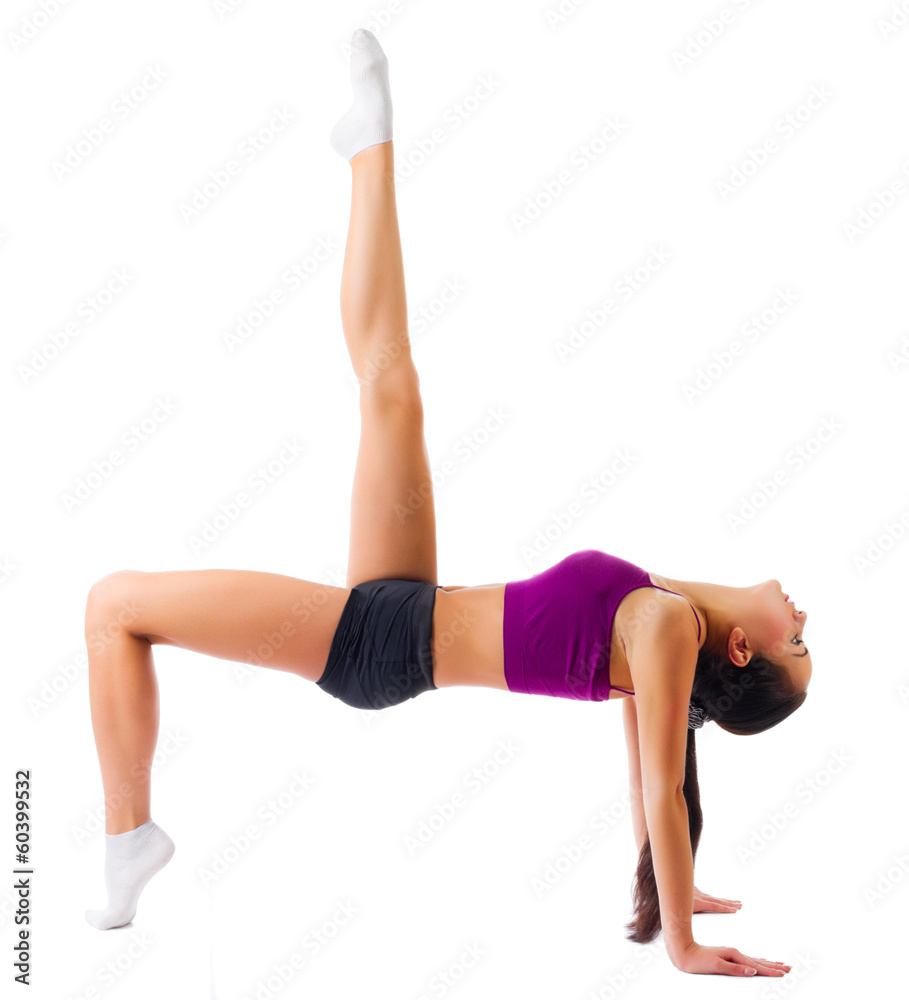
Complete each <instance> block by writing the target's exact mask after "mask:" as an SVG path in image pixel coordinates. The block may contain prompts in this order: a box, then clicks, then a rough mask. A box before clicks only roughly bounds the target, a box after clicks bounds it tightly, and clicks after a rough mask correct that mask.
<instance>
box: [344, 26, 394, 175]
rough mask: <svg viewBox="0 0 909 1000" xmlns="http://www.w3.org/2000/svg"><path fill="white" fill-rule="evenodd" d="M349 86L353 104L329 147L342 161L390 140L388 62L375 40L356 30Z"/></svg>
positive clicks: (365, 32) (390, 112)
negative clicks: (369, 147) (362, 150)
mask: <svg viewBox="0 0 909 1000" xmlns="http://www.w3.org/2000/svg"><path fill="white" fill-rule="evenodd" d="M351 45H352V46H353V51H352V52H351V55H350V83H351V87H352V89H353V104H352V105H351V107H350V110H349V111H348V112H347V114H345V115H344V117H343V118H341V119H340V121H339V122H338V123H337V124H336V125H335V127H334V128H333V129H332V131H331V145H332V147H333V149H334V150H335V152H336V153H339V154H340V155H341V156H343V157H344V158H345V159H346V160H350V159H352V158H353V157H354V156H355V155H356V154H357V153H359V152H360V150H361V149H366V147H367V146H374V145H376V143H379V142H388V140H389V139H391V138H392V135H391V123H392V110H391V88H390V87H389V84H388V59H387V58H386V56H385V53H384V52H383V51H382V46H381V45H379V41H378V39H377V38H376V36H375V35H374V34H373V33H372V32H371V31H367V29H366V28H358V29H357V30H356V31H355V32H354V33H353V36H352V38H351Z"/></svg>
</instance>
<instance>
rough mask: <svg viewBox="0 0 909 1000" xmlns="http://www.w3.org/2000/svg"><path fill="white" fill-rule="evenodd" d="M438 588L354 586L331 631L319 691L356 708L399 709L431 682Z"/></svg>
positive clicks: (408, 583) (386, 583) (410, 583)
mask: <svg viewBox="0 0 909 1000" xmlns="http://www.w3.org/2000/svg"><path fill="white" fill-rule="evenodd" d="M438 589H439V587H438V585H437V584H434V583H425V582H423V581H416V580H369V581H367V582H366V583H359V584H357V586H355V587H354V588H353V589H352V590H351V592H350V596H349V597H348V598H347V603H346V604H345V605H344V610H343V611H342V612H341V618H340V620H339V621H338V627H337V629H335V634H334V637H333V638H332V640H331V649H330V651H329V653H328V662H327V664H326V666H325V670H324V671H323V672H322V676H321V677H320V678H319V679H318V680H317V681H316V683H317V684H318V685H319V687H320V688H322V690H323V691H326V692H327V693H328V694H330V695H333V696H334V697H335V698H340V699H341V701H343V702H344V703H345V704H347V705H351V706H353V707H354V708H370V709H380V708H388V707H389V706H391V705H399V704H400V703H401V702H402V701H407V700H408V699H409V698H416V696H417V695H418V694H422V693H423V692H424V691H429V690H435V689H436V686H435V684H434V683H433V679H432V645H431V639H432V609H433V606H434V605H435V602H436V591H437V590H438Z"/></svg>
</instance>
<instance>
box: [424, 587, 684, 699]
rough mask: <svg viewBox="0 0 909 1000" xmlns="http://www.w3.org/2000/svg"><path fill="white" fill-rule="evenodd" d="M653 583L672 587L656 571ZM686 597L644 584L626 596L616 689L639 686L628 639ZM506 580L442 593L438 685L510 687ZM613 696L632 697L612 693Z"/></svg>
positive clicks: (435, 654)
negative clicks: (504, 633) (630, 661)
mask: <svg viewBox="0 0 909 1000" xmlns="http://www.w3.org/2000/svg"><path fill="white" fill-rule="evenodd" d="M650 580H651V582H652V583H657V584H658V585H659V586H663V587H668V588H669V589H673V588H672V582H667V579H666V578H665V577H661V576H657V575H656V574H653V573H651V574H650ZM678 600H682V598H680V597H674V596H673V595H671V594H667V593H665V592H664V591H660V590H652V589H650V588H649V587H640V588H638V589H637V590H632V591H631V592H630V593H628V594H626V595H625V597H623V598H622V600H621V601H620V603H619V606H618V608H617V609H616V614H615V619H614V620H613V624H612V641H611V643H610V646H611V648H610V651H609V683H610V684H611V685H612V687H613V688H626V689H627V690H629V691H633V690H634V685H633V684H632V682H631V670H630V669H629V666H628V656H627V648H628V647H627V640H628V639H629V638H630V637H631V635H632V633H634V632H635V630H636V629H638V628H640V627H641V626H642V625H643V626H644V627H646V624H647V623H648V621H652V619H653V614H654V613H655V612H658V611H659V609H661V608H662V607H664V606H665V603H666V601H678ZM504 612H505V584H504V583H489V584H484V585H482V586H478V587H448V588H446V587H442V588H441V589H440V590H437V591H436V601H435V606H434V608H433V612H432V659H433V680H434V682H435V685H436V687H439V688H443V687H459V686H468V687H491V688H499V689H500V690H502V691H507V690H508V685H507V684H506V683H505V652H504V647H503V638H502V619H503V616H504ZM610 697H611V698H626V697H628V695H625V694H622V692H621V691H611V692H610Z"/></svg>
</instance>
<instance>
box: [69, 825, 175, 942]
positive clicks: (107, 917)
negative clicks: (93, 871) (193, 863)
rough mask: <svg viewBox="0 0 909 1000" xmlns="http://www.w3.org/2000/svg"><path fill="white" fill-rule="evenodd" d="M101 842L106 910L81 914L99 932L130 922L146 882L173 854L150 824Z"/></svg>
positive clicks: (168, 843)
mask: <svg viewBox="0 0 909 1000" xmlns="http://www.w3.org/2000/svg"><path fill="white" fill-rule="evenodd" d="M105 840H106V845H107V849H106V854H105V857H104V881H105V883H106V884H107V908H106V909H104V910H86V911H85V919H86V920H87V921H88V922H89V923H90V924H91V925H92V927H97V928H98V930H99V931H106V930H109V929H110V928H111V927H122V926H123V925H124V924H128V923H129V922H130V920H132V919H133V917H134V916H135V915H136V906H137V904H138V902H139V895H140V893H141V892H142V890H143V889H144V888H145V886H146V884H147V882H148V880H149V879H150V878H151V877H152V875H154V874H155V873H156V872H159V871H160V870H161V869H162V868H163V867H164V866H165V865H166V864H167V862H168V861H170V859H171V858H172V857H173V853H174V842H173V841H172V840H171V839H170V837H168V835H167V834H166V833H165V832H164V831H163V830H162V829H161V827H160V826H158V824H157V823H155V822H154V821H153V820H148V821H147V822H145V823H143V824H142V825H141V826H137V827H136V829H135V830H129V831H127V832H126V833H108V834H105Z"/></svg>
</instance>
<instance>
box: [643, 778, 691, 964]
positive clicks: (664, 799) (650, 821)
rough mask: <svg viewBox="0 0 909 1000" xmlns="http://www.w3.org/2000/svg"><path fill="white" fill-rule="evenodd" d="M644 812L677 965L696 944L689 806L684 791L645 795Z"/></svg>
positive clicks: (662, 916) (665, 926)
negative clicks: (693, 933)
mask: <svg viewBox="0 0 909 1000" xmlns="http://www.w3.org/2000/svg"><path fill="white" fill-rule="evenodd" d="M644 809H645V813H646V817H647V829H648V831H649V835H650V850H651V853H652V855H653V872H654V875H655V877H656V883H657V891H658V893H659V897H660V922H661V923H662V926H663V937H664V939H665V941H666V951H667V953H668V955H669V959H670V961H671V962H672V963H673V965H676V964H677V961H678V959H679V957H680V956H681V954H682V953H683V952H684V951H685V949H686V948H687V947H688V946H689V945H691V944H692V943H693V941H694V937H693V936H692V933H691V910H692V900H693V896H694V863H693V861H692V858H691V841H690V839H689V835H688V807H687V805H686V804H685V796H684V795H683V793H682V790H681V788H679V789H677V790H675V791H672V790H670V791H664V792H651V793H645V794H644Z"/></svg>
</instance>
